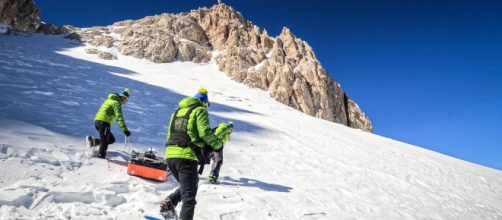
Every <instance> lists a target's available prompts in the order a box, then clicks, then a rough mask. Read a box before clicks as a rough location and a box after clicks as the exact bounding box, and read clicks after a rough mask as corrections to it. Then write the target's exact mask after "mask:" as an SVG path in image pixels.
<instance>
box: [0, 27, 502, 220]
mask: <svg viewBox="0 0 502 220" xmlns="http://www.w3.org/2000/svg"><path fill="white" fill-rule="evenodd" d="M84 49H85V46H81V45H78V44H76V43H75V42H72V41H69V40H66V39H64V38H62V37H61V36H43V35H36V34H35V35H33V36H4V35H0V79H1V82H0V110H1V111H0V121H1V122H0V219H2V220H3V219H141V218H142V217H141V216H142V215H143V214H144V213H152V214H155V213H156V212H157V211H158V201H159V200H160V199H161V198H163V197H164V196H165V195H167V194H168V193H170V192H171V191H172V190H173V189H174V188H175V187H176V183H175V182H174V181H173V180H172V179H170V181H169V182H168V183H156V182H153V181H148V180H145V179H141V178H137V177H131V176H128V175H127V174H126V164H127V162H126V161H127V159H128V155H127V153H126V151H125V150H126V149H125V148H124V145H123V141H122V140H123V135H122V134H121V133H120V131H119V130H118V129H117V126H116V125H115V126H114V128H113V129H112V130H113V132H114V134H115V136H116V137H117V139H118V143H116V144H114V145H111V147H110V150H109V151H110V152H109V154H108V155H107V156H108V157H109V159H110V161H109V162H108V161H107V160H100V159H96V158H92V157H90V152H89V150H88V149H86V147H85V143H84V141H83V137H84V136H85V135H86V134H93V135H96V134H97V133H96V131H95V130H94V128H93V125H92V118H93V116H94V113H95V111H96V110H97V108H98V107H99V105H100V104H101V102H102V101H103V100H104V98H105V97H106V95H107V94H108V93H110V92H119V91H121V90H122V89H123V88H124V87H128V88H130V89H131V90H132V95H131V98H130V100H129V102H128V103H127V104H126V105H125V106H124V114H125V118H126V122H127V124H128V126H129V128H130V130H131V131H132V136H131V138H132V143H133V147H134V148H136V149H139V150H141V149H146V148H148V147H155V148H157V150H158V151H159V153H161V154H162V153H163V152H164V149H163V147H162V146H163V144H164V142H165V135H166V132H167V123H168V120H169V117H170V114H171V113H172V112H173V111H174V110H175V109H176V104H177V102H178V101H179V100H180V99H181V98H182V97H184V96H189V95H193V94H194V93H195V91H196V90H197V88H199V87H201V86H203V87H206V88H207V89H208V90H209V99H210V101H211V103H212V104H211V107H210V108H209V110H210V114H211V122H212V124H213V125H215V124H216V123H218V122H226V121H229V120H232V121H234V122H235V124H236V128H235V132H234V133H233V134H232V137H231V140H230V142H229V143H228V144H227V146H226V147H225V163H224V165H223V169H222V172H221V175H222V183H221V184H220V185H208V184H204V183H203V182H204V181H201V183H200V186H199V193H198V195H197V200H198V204H197V207H196V213H195V215H196V219H211V220H212V219H502V172H501V171H498V170H494V169H490V168H487V167H483V166H479V165H476V164H472V163H469V162H465V161H461V160H458V159H455V158H451V157H448V156H445V155H441V154H438V153H435V152H432V151H429V150H426V149H423V148H420V147H416V146H412V145H408V144H406V143H402V142H398V141H394V140H391V139H388V138H385V137H381V136H377V135H374V134H369V133H366V132H362V131H360V130H355V129H351V128H347V127H345V126H342V125H338V124H335V123H331V122H328V121H324V120H320V119H317V118H314V117H311V116H308V115H305V114H303V113H301V112H298V111H296V110H294V109H292V108H290V107H287V106H284V105H282V104H279V103H277V102H276V101H275V100H273V99H271V98H270V97H269V96H268V94H266V92H263V91H261V90H257V89H251V88H248V87H246V86H244V85H241V84H239V83H236V82H234V81H232V80H230V79H228V78H227V77H226V76H225V75H224V74H223V73H221V72H219V71H218V70H217V67H216V65H215V64H214V63H210V64H194V63H189V62H175V63H169V64H154V63H151V62H148V61H146V60H139V59H135V58H131V57H125V56H122V55H120V54H119V53H117V51H114V50H113V49H111V52H113V53H115V54H116V55H117V56H118V60H112V61H105V60H101V59H98V58H97V57H96V56H95V55H90V54H86V53H85V52H84ZM100 49H103V50H105V49H104V48H100ZM108 50H110V49H108ZM207 170H208V168H206V173H205V174H204V175H203V176H202V177H201V178H202V179H204V178H205V176H206V175H207ZM178 210H179V207H178Z"/></svg>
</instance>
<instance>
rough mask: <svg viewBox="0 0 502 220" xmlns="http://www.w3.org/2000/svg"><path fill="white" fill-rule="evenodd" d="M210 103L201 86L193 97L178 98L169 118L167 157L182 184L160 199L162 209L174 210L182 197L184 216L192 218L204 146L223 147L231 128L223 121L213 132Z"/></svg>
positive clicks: (205, 91)
mask: <svg viewBox="0 0 502 220" xmlns="http://www.w3.org/2000/svg"><path fill="white" fill-rule="evenodd" d="M208 106H209V100H208V96H207V90H206V89H204V88H201V89H199V91H198V93H197V94H196V95H195V96H194V97H186V98H184V99H182V100H181V101H180V102H179V104H178V107H179V108H178V109H177V110H176V112H174V113H173V114H172V116H171V120H170V122H169V130H168V133H167V143H166V154H165V157H166V159H167V166H168V168H169V172H171V174H172V175H173V176H174V178H175V179H176V180H177V181H178V183H179V184H180V187H179V188H178V189H177V190H176V191H175V192H173V193H171V194H170V195H169V196H167V198H166V199H164V200H162V201H161V212H172V213H174V207H176V205H177V204H178V203H179V202H180V201H183V206H182V208H181V212H180V219H183V220H190V219H193V215H194V210H195V204H196V203H197V202H196V200H195V196H196V195H197V186H198V182H199V176H198V173H197V165H198V160H201V156H202V155H200V154H201V152H202V148H203V147H204V146H205V145H207V146H210V147H211V148H213V149H215V150H217V149H221V148H222V147H223V145H224V144H225V142H226V141H227V140H228V135H229V134H230V133H231V132H232V127H231V126H230V125H228V124H226V123H221V124H220V125H219V126H218V129H217V130H219V132H218V133H217V132H214V133H213V131H212V129H211V125H210V124H209V115H208V112H207V107H208Z"/></svg>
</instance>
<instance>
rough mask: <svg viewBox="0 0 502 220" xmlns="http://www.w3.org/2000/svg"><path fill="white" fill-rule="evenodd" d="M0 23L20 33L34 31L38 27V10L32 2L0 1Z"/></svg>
mask: <svg viewBox="0 0 502 220" xmlns="http://www.w3.org/2000/svg"><path fill="white" fill-rule="evenodd" d="M0 23H3V24H8V25H12V27H13V28H14V29H16V30H20V31H35V30H36V28H37V27H38V26H39V25H40V10H39V9H38V7H37V6H36V5H35V4H34V3H33V1H32V0H0Z"/></svg>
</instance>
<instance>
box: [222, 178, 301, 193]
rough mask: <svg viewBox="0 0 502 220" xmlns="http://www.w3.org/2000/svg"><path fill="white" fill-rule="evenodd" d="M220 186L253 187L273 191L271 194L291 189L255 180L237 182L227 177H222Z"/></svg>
mask: <svg viewBox="0 0 502 220" xmlns="http://www.w3.org/2000/svg"><path fill="white" fill-rule="evenodd" d="M220 185H231V186H244V187H255V188H260V189H262V190H265V191H273V192H290V191H291V190H292V189H293V188H291V187H289V186H283V185H279V184H273V183H265V182H262V181H259V180H255V179H249V178H239V179H238V180H237V179H233V178H232V177H228V176H225V177H223V180H222V181H221V182H220Z"/></svg>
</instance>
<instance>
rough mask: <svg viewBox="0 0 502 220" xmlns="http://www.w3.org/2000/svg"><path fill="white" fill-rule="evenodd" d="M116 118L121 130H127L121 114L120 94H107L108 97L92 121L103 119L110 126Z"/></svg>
mask: <svg viewBox="0 0 502 220" xmlns="http://www.w3.org/2000/svg"><path fill="white" fill-rule="evenodd" d="M115 119H117V123H118V124H119V128H120V130H121V131H122V132H125V131H127V126H126V123H125V121H124V116H123V115H122V102H120V96H119V95H117V94H110V95H108V99H106V100H105V102H103V104H102V105H101V107H100V108H99V110H98V112H97V113H96V116H95V117H94V121H104V122H107V123H108V124H110V126H112V124H113V122H114V121H115Z"/></svg>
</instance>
